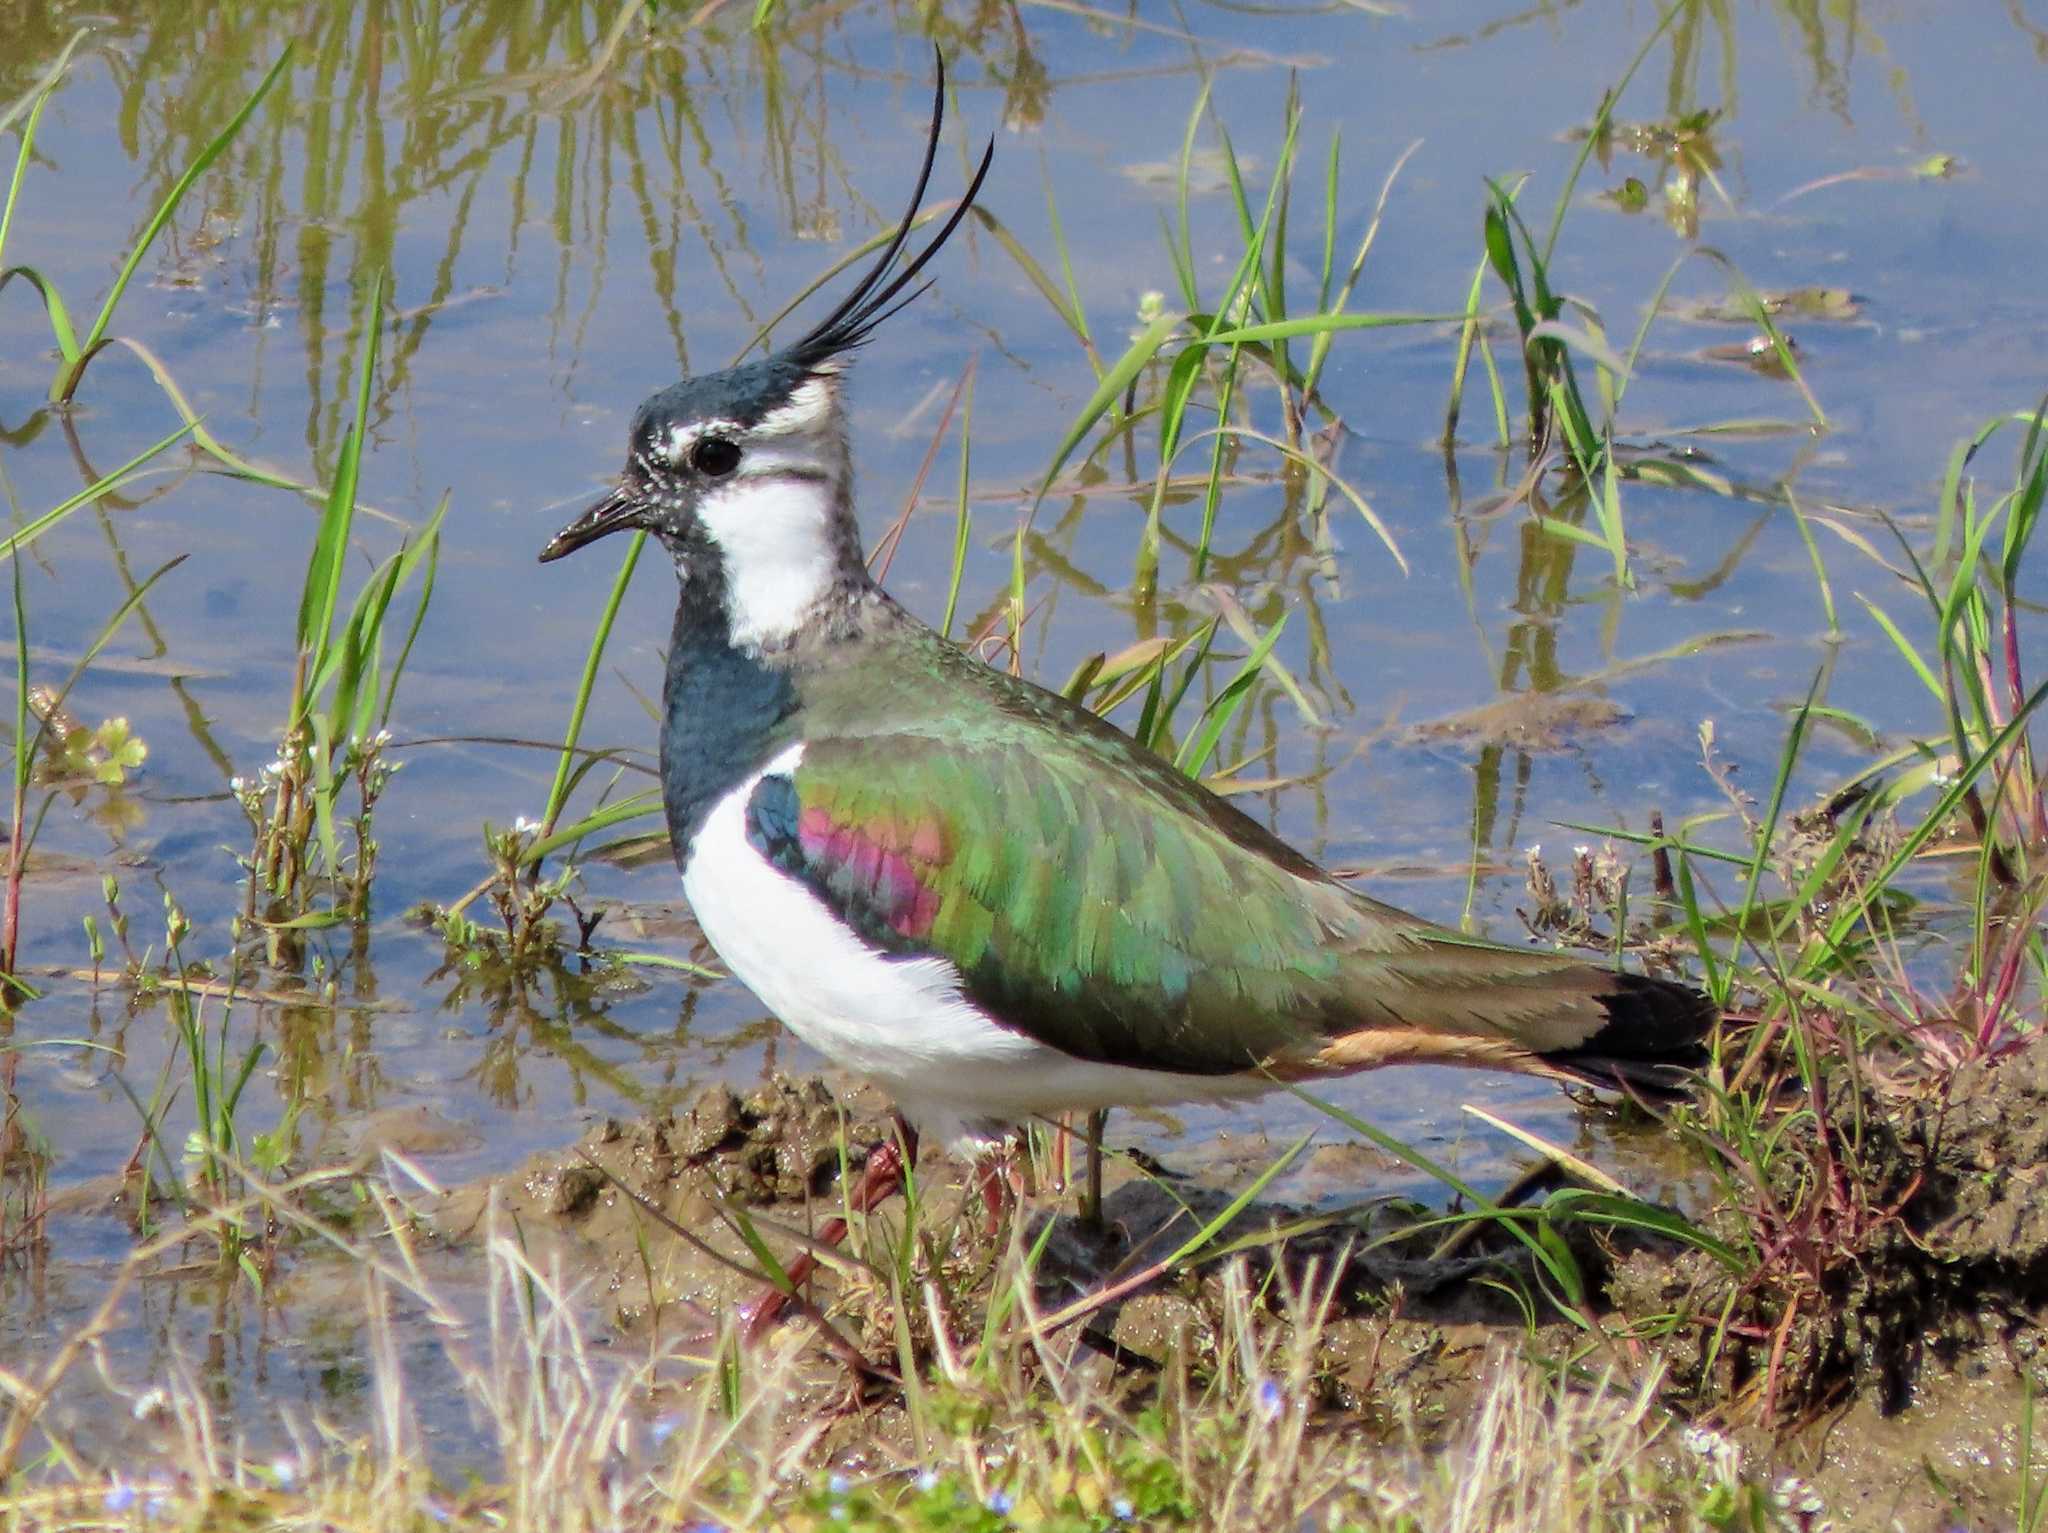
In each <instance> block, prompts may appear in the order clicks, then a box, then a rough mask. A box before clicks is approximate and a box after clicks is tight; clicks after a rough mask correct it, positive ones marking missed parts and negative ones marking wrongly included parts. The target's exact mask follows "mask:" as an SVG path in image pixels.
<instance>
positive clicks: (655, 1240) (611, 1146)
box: [436, 1076, 891, 1327]
mask: <svg viewBox="0 0 2048 1533" xmlns="http://www.w3.org/2000/svg"><path fill="white" fill-rule="evenodd" d="M890 1132H891V1127H890V1119H889V1116H888V1114H887V1111H886V1109H885V1107H884V1105H883V1103H882V1102H881V1100H880V1098H879V1097H878V1096H876V1095H875V1094H874V1093H872V1092H854V1093H849V1094H845V1095H835V1094H834V1093H833V1092H832V1090H831V1089H830V1088H829V1087H828V1086H826V1084H825V1083H824V1082H823V1081H820V1080H816V1079H810V1080H796V1079H792V1078H790V1077H788V1076H776V1077H775V1078H774V1079H772V1080H769V1081H767V1082H765V1083H763V1084H762V1085H759V1086H756V1087H754V1088H752V1089H751V1090H748V1091H744V1092H735V1091H732V1090H730V1089H728V1088H727V1087H724V1086H714V1087H712V1088H710V1089H709V1090H707V1091H705V1092H704V1093H702V1094H701V1095H700V1096H699V1097H698V1098H697V1100H696V1101H695V1102H694V1103H693V1104H692V1105H691V1106H690V1107H689V1108H688V1109H687V1110H685V1111H681V1112H676V1113H671V1114H664V1115H660V1116H656V1117H651V1118H639V1119H634V1120H632V1121H631V1122H626V1123H621V1122H618V1121H616V1120H609V1119H608V1120H606V1121H605V1122H604V1123H602V1124H600V1125H598V1126H597V1127H595V1128H593V1129H592V1130H591V1131H590V1132H589V1133H587V1134H586V1135H585V1136H584V1137H583V1139H582V1140H581V1141H579V1142H578V1143H577V1144H575V1145H573V1146H571V1147H569V1148H568V1149H566V1150H553V1151H548V1152H546V1153H544V1154H541V1155H536V1156H534V1157H533V1158H532V1159H531V1160H529V1161H528V1162H527V1163H526V1164H525V1165H523V1166H521V1167H520V1168H519V1169H517V1170H516V1171H513V1172H511V1173H509V1174H508V1175H505V1176H502V1177H494V1178H491V1179H489V1180H486V1181H483V1182H478V1183H475V1184H473V1185H471V1186H468V1187H464V1188H460V1189H458V1190H457V1191H455V1192H454V1193H452V1194H451V1195H450V1197H449V1199H448V1200H447V1202H446V1204H445V1205H444V1206H443V1207H442V1209H441V1210H440V1212H439V1215H438V1218H437V1221H436V1222H437V1223H438V1224H439V1226H440V1228H441V1229H442V1230H443V1231H444V1232H445V1233H447V1234H449V1235H451V1236H456V1237H460V1236H462V1235H464V1234H467V1233H469V1232H470V1231H472V1230H474V1229H476V1228H478V1227H480V1226H481V1224H482V1222H483V1219H484V1214H485V1209H486V1207H487V1206H488V1205H489V1204H490V1203H492V1202H495V1203H496V1204H497V1205H498V1207H499V1208H500V1209H501V1210H503V1211H504V1212H507V1213H509V1214H511V1215H512V1216H513V1217H514V1218H515V1219H517V1221H518V1224H519V1228H520V1231H521V1234H522V1237H523V1238H526V1239H528V1240H529V1241H530V1242H536V1243H544V1244H547V1245H551V1246H552V1247H553V1248H554V1249H555V1250H556V1251H557V1252H559V1253H560V1254H561V1255H562V1256H563V1257H564V1259H565V1264H566V1265H567V1266H568V1267H569V1268H570V1269H571V1270H574V1271H578V1272H582V1273H596V1274H598V1275H599V1277H600V1280H601V1283H602V1285H603V1286H604V1287H605V1288H607V1289H608V1290H609V1291H610V1292H611V1294H612V1295H613V1300H614V1306H615V1308H614V1318H615V1320H616V1321H617V1322H618V1323H619V1324H620V1325H622V1326H626V1327H633V1326H636V1325H638V1324H640V1323H642V1322H643V1321H645V1320H647V1319H649V1318H651V1317H652V1316H654V1315H656V1314H659V1313H660V1312H661V1311H663V1310H664V1309H666V1308H667V1307H668V1306H670V1305H676V1304H679V1305H682V1306H684V1307H685V1308H686V1309H687V1310H689V1311H691V1312H695V1313H697V1314H698V1316H699V1318H700V1319H701V1320H702V1321H703V1322H704V1323H705V1324H707V1325H708V1324H709V1323H711V1321H712V1319H713V1318H714V1317H715V1316H716V1315H717V1313H718V1312H720V1311H721V1310H722V1309H723V1308H724V1307H726V1306H727V1305H729V1304H731V1303H732V1302H734V1301H735V1300H737V1299H738V1298H741V1297H743V1296H745V1294H746V1293H747V1291H748V1283H747V1280H746V1279H744V1278H743V1277H742V1276H741V1275H740V1274H739V1273H737V1272H735V1271H733V1270H732V1269H731V1268H730V1267H728V1266H726V1265H724V1264H722V1263H720V1262H719V1261H717V1260H716V1259H715V1258H713V1257H711V1256H707V1255H706V1254H705V1253H704V1252H703V1251H702V1250H701V1249H700V1248H698V1247H694V1246H692V1245H689V1244H687V1243H685V1242H682V1241H678V1240H673V1239H670V1238H667V1237H666V1236H665V1235H664V1234H663V1233H662V1232H661V1231H660V1230H659V1229H655V1228H654V1226H655V1225H657V1224H658V1223H660V1222H661V1221H664V1220H665V1221H668V1222H671V1223H673V1224H675V1225H679V1226H681V1227H682V1228H683V1229H686V1230H692V1231H697V1232H700V1233H701V1234H702V1235H704V1236H706V1237H710V1238H711V1239H712V1243H713V1245H714V1247H715V1248H730V1249H729V1250H728V1253H727V1254H730V1255H732V1256H733V1257H734V1258H735V1259H736V1260H738V1261H740V1262H742V1263H749V1264H750V1259H749V1258H748V1257H747V1255H746V1252H745V1249H744V1246H743V1244H742V1243H741V1242H740V1241H738V1240H736V1239H732V1238H720V1237H729V1231H727V1230H726V1229H725V1227H724V1225H723V1222H722V1221H721V1219H720V1217H719V1208H720V1205H721V1204H722V1203H728V1202H730V1203H737V1204H743V1205H745V1206H747V1207H749V1208H756V1209H760V1210H762V1211H763V1212H764V1213H765V1214H767V1215H769V1216H771V1217H773V1218H775V1219H777V1220H779V1221H781V1222H783V1223H786V1224H790V1225H792V1226H795V1227H797V1228H805V1227H807V1226H808V1225H810V1224H812V1223H814V1222H816V1221H817V1220H820V1219H823V1218H826V1217H828V1216H829V1215H830V1214H832V1213H835V1212H837V1209H838V1198H837V1195H836V1193H835V1192H834V1188H835V1187H836V1184H837V1182H838V1179H839V1173H840V1170H841V1165H842V1159H843V1160H844V1163H845V1166H846V1168H847V1169H849V1170H852V1171H858V1170H859V1168H860V1167H861V1166H862V1165H863V1164H864V1163H865V1162H866V1159H867V1154H868V1149H869V1147H870V1146H873V1145H876V1144H879V1143H881V1142H882V1141H883V1140H884V1139H886V1138H887V1137H888V1136H889V1134H890ZM842 1144H843V1145H844V1151H843V1152H842V1149H841V1146H842ZM650 1251H652V1252H655V1253H657V1254H658V1255H657V1259H656V1260H654V1261H652V1262H650V1260H649V1258H648V1255H647V1253H648V1252H650Z"/></svg>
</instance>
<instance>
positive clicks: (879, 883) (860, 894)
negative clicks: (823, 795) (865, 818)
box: [797, 805, 945, 938]
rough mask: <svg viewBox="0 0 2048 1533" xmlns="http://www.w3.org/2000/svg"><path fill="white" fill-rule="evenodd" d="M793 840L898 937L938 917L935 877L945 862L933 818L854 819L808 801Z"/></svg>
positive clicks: (912, 934) (927, 927) (919, 933)
mask: <svg viewBox="0 0 2048 1533" xmlns="http://www.w3.org/2000/svg"><path fill="white" fill-rule="evenodd" d="M797 844H798V846H799V847H800V848H801V849H802V851H803V855H804V860H805V861H806V862H808V863H810V864H811V866H812V867H814V868H816V869H817V870H818V871H819V872H820V873H822V874H824V875H825V877H826V878H827V879H828V880H829V881H830V882H831V883H834V884H837V885H838V886H839V888H840V889H841V890H842V891H843V892H844V893H845V894H846V895H848V896H851V897H854V898H857V899H859V900H860V901H861V902H862V903H864V904H867V905H868V906H870V907H871V908H872V909H873V910H875V911H876V913H877V914H879V915H880V916H881V917H882V919H883V920H884V921H886V922H887V923H888V926H889V929H890V930H891V931H893V932H895V933H896V934H897V935H898V936H899V937H907V938H919V937H923V936H925V935H926V934H927V933H929V932H930V931H931V929H932V923H933V922H935V921H937V920H938V918H939V903H940V898H941V896H940V892H939V889H938V887H937V882H936V880H937V875H938V872H939V869H940V868H941V867H942V866H943V865H944V862H945V835H944V833H943V831H942V830H941V829H940V827H939V823H938V821H937V820H934V819H932V818H930V817H928V816H919V817H917V818H915V819H909V820H898V819H893V818H884V819H876V820H871V821H869V822H867V823H866V824H863V825H853V824H846V823H842V822H840V821H837V820H834V819H833V818H832V815H831V813H830V812H829V811H828V810H826V809H825V808H823V807H822V806H819V805H811V806H809V807H807V808H805V810H804V811H803V813H802V815H801V817H800V818H799V819H798V821H797Z"/></svg>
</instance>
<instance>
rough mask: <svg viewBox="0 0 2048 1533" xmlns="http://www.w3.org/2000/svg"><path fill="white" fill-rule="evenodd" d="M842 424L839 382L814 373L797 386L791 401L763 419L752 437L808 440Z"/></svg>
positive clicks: (834, 378)
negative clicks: (793, 437) (806, 436)
mask: <svg viewBox="0 0 2048 1533" xmlns="http://www.w3.org/2000/svg"><path fill="white" fill-rule="evenodd" d="M838 421H839V378H838V375H837V374H835V373H830V372H822V373H814V374H812V375H811V376H810V377H808V378H806V379H804V381H803V382H802V383H800V384H798V385H797V386H796V391H795V392H794V393H792V394H791V395H790V396H789V398H788V400H787V401H785V402H784V403H783V404H780V405H778V406H776V408H774V409H773V410H770V411H769V412H768V413H767V414H766V415H764V416H762V417H761V421H760V424H758V425H757V426H755V427H754V429H753V431H752V432H750V433H749V435H750V436H752V437H755V438H760V437H780V436H805V435H808V434H810V433H813V432H819V431H824V430H826V429H828V428H830V427H834V426H836V425H837V424H838Z"/></svg>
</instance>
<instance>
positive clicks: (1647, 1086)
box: [1543, 974, 1721, 1095]
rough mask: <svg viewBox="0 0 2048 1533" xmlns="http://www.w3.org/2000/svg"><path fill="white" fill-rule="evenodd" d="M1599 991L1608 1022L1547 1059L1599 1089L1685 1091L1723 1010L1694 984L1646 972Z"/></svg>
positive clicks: (1622, 976)
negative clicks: (1587, 1036) (1689, 1073)
mask: <svg viewBox="0 0 2048 1533" xmlns="http://www.w3.org/2000/svg"><path fill="white" fill-rule="evenodd" d="M1610 978H1611V980H1612V984H1611V987H1610V988H1608V989H1605V990H1603V991H1602V992H1601V994H1600V997H1599V1000H1600V1004H1601V1005H1602V1006H1604V1007H1606V1008H1607V1023H1606V1025H1605V1026H1603V1027H1602V1028H1601V1029H1600V1030H1599V1031H1598V1032H1597V1033H1595V1034H1593V1036H1592V1037H1590V1038H1588V1039H1587V1040H1586V1041H1585V1042H1584V1043H1582V1044H1580V1045H1579V1046H1578V1047H1577V1048H1575V1049H1560V1050H1558V1051H1557V1052H1556V1053H1552V1054H1546V1055H1544V1056H1543V1057H1544V1058H1545V1059H1546V1060H1547V1061H1549V1062H1550V1063H1551V1064H1554V1065H1558V1066H1561V1067H1562V1068H1564V1069H1566V1070H1568V1071H1570V1072H1572V1073H1573V1074H1576V1075H1580V1076H1582V1077H1584V1078H1586V1079H1587V1080H1589V1081H1591V1082H1592V1083H1593V1084H1595V1085H1601V1086H1607V1087H1614V1088H1620V1089H1623V1090H1628V1089H1631V1088H1633V1089H1635V1090H1638V1091H1642V1090H1647V1091H1650V1092H1654V1093H1657V1094H1660V1095H1662V1094H1669V1093H1673V1092H1682V1091H1683V1090H1684V1089H1685V1087H1686V1083H1687V1077H1688V1072H1690V1071H1693V1070H1697V1069H1699V1068H1700V1067H1701V1066H1703V1065H1705V1064H1706V1062H1707V1050H1706V1037H1707V1035H1708V1034H1709V1033H1710V1032H1712V1031H1713V1027H1714V1024H1715V1023H1716V1022H1717V1021H1719V1020H1720V1016H1721V1012H1720V1008H1718V1007H1717V1006H1715V1005H1714V1003H1713V1002H1712V1001H1711V1000H1710V999H1708V998H1707V996H1706V995H1705V994H1704V993H1703V992H1701V991H1698V990H1695V989H1694V988H1693V987H1692V986H1691V985H1683V984H1680V983H1678V982H1677V981H1676V980H1668V979H1652V978H1650V977H1649V976H1647V975H1643V974H1615V975H1612V976H1610Z"/></svg>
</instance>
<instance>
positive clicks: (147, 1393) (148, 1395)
mask: <svg viewBox="0 0 2048 1533" xmlns="http://www.w3.org/2000/svg"><path fill="white" fill-rule="evenodd" d="M192 1137H194V1138H197V1137H198V1136H197V1135H196V1134H195V1135H194V1136H192ZM169 1406H170V1401H169V1399H167V1398H166V1397H165V1395H164V1392H163V1391H162V1390H161V1389H145V1390H144V1391H143V1392H142V1393H141V1394H139V1395H137V1396H136V1397H135V1404H134V1405H132V1406H130V1407H129V1413H130V1414H131V1415H133V1416H134V1417H135V1419H136V1420H137V1421H149V1420H152V1419H154V1418H155V1417H157V1416H161V1415H163V1414H164V1412H165V1411H166V1410H167V1409H168V1408H169Z"/></svg>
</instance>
